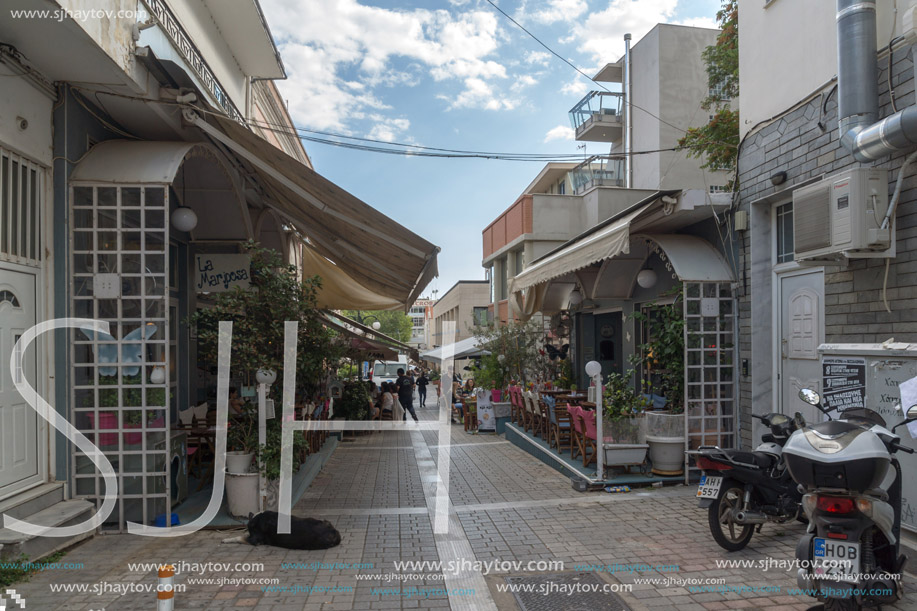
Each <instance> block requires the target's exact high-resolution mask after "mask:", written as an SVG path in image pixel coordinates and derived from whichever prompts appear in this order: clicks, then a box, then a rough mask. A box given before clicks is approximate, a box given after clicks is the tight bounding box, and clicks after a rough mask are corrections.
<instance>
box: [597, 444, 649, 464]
mask: <svg viewBox="0 0 917 611" xmlns="http://www.w3.org/2000/svg"><path fill="white" fill-rule="evenodd" d="M648 447H649V446H647V445H646V444H645V443H609V444H605V464H606V465H608V466H616V465H642V464H643V461H644V460H645V459H646V450H647V448H648Z"/></svg>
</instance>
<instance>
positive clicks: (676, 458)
mask: <svg viewBox="0 0 917 611" xmlns="http://www.w3.org/2000/svg"><path fill="white" fill-rule="evenodd" d="M646 443H648V444H649V446H650V460H651V461H653V473H655V474H657V475H680V474H681V473H683V472H684V463H685V438H684V437H656V436H654V435H647V436H646Z"/></svg>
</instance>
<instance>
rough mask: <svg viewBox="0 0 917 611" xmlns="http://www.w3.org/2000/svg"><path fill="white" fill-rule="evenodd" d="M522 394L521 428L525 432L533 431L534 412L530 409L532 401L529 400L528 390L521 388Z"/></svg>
mask: <svg viewBox="0 0 917 611" xmlns="http://www.w3.org/2000/svg"><path fill="white" fill-rule="evenodd" d="M520 394H521V395H522V407H523V411H522V429H523V430H524V431H525V432H526V433H529V432H532V433H534V428H533V426H534V422H535V413H534V412H533V411H532V402H531V401H529V391H527V390H523V391H522V392H521V393H520Z"/></svg>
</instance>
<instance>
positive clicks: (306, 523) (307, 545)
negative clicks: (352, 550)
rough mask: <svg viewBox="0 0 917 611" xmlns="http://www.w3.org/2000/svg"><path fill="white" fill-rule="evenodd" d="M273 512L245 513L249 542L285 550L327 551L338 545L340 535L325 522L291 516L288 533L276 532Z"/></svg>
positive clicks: (274, 512) (329, 523)
mask: <svg viewBox="0 0 917 611" xmlns="http://www.w3.org/2000/svg"><path fill="white" fill-rule="evenodd" d="M277 517H278V514H277V512H276V511H264V512H262V513H259V514H258V515H253V514H248V542H249V543H251V544H252V545H273V546H275V547H284V548H286V549H328V548H329V547H334V546H335V545H338V544H340V542H341V533H339V532H338V531H337V529H336V528H335V527H334V526H333V525H332V524H331V522H329V521H327V520H316V519H315V518H297V517H296V516H290V532H289V533H287V534H280V533H278V532H277Z"/></svg>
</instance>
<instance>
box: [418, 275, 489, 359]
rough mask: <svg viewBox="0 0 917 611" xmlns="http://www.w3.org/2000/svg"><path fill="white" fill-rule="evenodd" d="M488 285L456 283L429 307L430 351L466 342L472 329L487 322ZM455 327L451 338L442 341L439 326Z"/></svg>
mask: <svg viewBox="0 0 917 611" xmlns="http://www.w3.org/2000/svg"><path fill="white" fill-rule="evenodd" d="M489 304H490V282H489V281H488V280H459V281H458V282H456V283H455V284H454V285H452V287H451V288H450V289H449V290H448V291H446V292H445V294H443V296H442V297H440V298H439V299H437V300H436V303H435V304H434V305H433V333H432V341H433V343H432V345H431V346H429V347H430V348H438V347H440V346H443V345H446V344H450V343H453V342H457V341H461V340H463V339H468V338H469V337H471V336H473V335H474V328H475V327H476V326H480V325H486V324H488V322H489V320H490V319H489V316H488V305H489ZM447 321H451V322H454V323H455V337H454V338H452V337H446V336H445V334H444V333H443V324H444V323H445V322H447Z"/></svg>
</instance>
